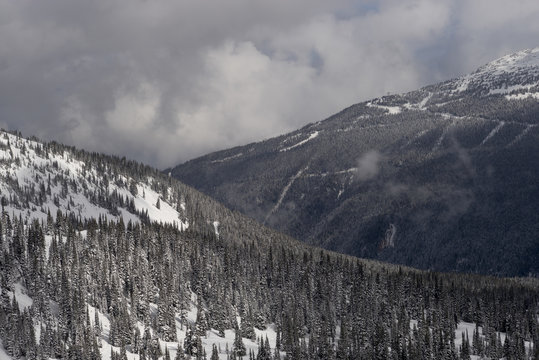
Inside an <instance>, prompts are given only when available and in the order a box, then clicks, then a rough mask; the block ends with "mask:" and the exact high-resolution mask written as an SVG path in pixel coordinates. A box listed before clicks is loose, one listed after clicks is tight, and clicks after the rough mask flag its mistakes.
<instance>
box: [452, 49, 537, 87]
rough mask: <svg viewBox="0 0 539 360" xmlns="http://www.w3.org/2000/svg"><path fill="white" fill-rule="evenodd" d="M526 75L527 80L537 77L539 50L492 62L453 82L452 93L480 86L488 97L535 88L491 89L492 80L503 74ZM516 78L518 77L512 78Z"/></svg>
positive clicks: (520, 52)
mask: <svg viewBox="0 0 539 360" xmlns="http://www.w3.org/2000/svg"><path fill="white" fill-rule="evenodd" d="M508 73H512V74H526V75H530V76H526V77H527V78H529V79H533V78H534V77H535V75H539V48H535V49H528V50H523V51H519V52H516V53H513V54H510V55H506V56H503V57H501V58H499V59H497V60H494V61H492V62H490V63H488V64H486V65H484V66H482V67H480V68H479V69H478V70H477V71H475V72H474V73H472V74H469V75H466V76H463V77H461V78H459V79H457V80H456V81H455V86H456V87H455V88H454V90H453V91H452V92H462V91H465V90H467V89H468V88H469V86H470V84H472V83H473V84H474V85H481V86H483V87H486V88H487V89H490V90H489V95H493V94H508V93H510V92H512V91H515V90H521V89H529V88H530V87H533V86H536V85H537V82H535V83H533V84H526V83H520V84H512V85H509V86H507V85H505V86H503V87H500V88H493V86H492V85H491V84H492V83H493V80H495V79H499V77H500V76H502V75H504V74H508ZM514 78H518V77H514Z"/></svg>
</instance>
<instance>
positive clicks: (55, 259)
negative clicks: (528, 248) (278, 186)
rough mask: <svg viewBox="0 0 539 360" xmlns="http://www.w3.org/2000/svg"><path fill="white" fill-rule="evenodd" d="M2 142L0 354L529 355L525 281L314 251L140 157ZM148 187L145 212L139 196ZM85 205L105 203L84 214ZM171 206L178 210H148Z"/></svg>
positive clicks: (534, 335) (537, 289)
mask: <svg viewBox="0 0 539 360" xmlns="http://www.w3.org/2000/svg"><path fill="white" fill-rule="evenodd" d="M1 140H2V148H1V149H0V150H1V152H2V156H3V158H2V164H1V165H2V169H1V170H2V179H3V180H2V189H1V191H2V204H1V205H2V216H1V221H0V341H1V347H0V350H2V349H3V350H2V351H4V353H5V354H6V356H9V357H11V358H14V359H50V358H52V359H101V358H105V359H109V358H110V359H164V360H168V359H173V358H174V359H208V358H209V359H212V360H214V359H260V360H263V359H472V358H474V359H476V358H478V357H481V358H488V359H500V358H507V359H536V358H538V356H539V348H538V346H537V345H536V344H538V343H539V324H538V318H539V317H538V315H539V306H538V304H539V286H538V282H537V279H535V278H520V279H509V278H506V279H504V278H494V277H483V276H478V275H465V274H443V273H435V272H428V271H418V270H414V269H411V268H406V267H401V266H396V265H389V264H383V263H379V262H375V261H369V260H362V259H358V258H354V257H350V256H346V255H341V254H337V253H333V252H329V251H326V250H321V249H318V248H315V247H310V246H308V245H305V244H302V243H300V242H298V241H296V240H294V239H292V238H290V237H288V236H286V235H284V234H281V233H278V232H275V231H273V230H270V229H268V228H266V227H263V226H261V225H259V224H258V223H256V222H255V221H253V220H250V219H249V218H246V217H245V216H243V215H241V214H239V213H237V212H232V211H230V210H228V209H226V208H225V207H223V206H222V205H220V204H219V203H217V202H215V201H214V200H212V199H210V198H209V197H207V196H205V195H203V194H201V193H199V192H197V191H196V190H194V189H192V188H190V187H188V186H186V185H183V184H181V183H180V182H178V181H176V180H174V179H172V178H171V177H169V176H166V175H164V174H161V173H160V172H158V171H156V170H154V169H151V168H149V167H145V166H142V165H140V164H138V163H135V162H131V161H126V160H125V159H120V158H116V157H111V156H104V155H100V154H95V153H86V152H84V151H80V150H76V149H74V148H70V147H65V146H63V145H60V144H56V143H49V144H42V143H40V142H37V141H30V140H26V139H23V138H22V137H21V136H20V134H15V135H12V134H7V133H4V135H3V136H2V137H1ZM152 194H153V195H152ZM151 196H153V197H152V204H153V205H152V206H150V207H151V208H152V209H146V210H141V209H140V208H137V206H138V205H137V204H139V202H140V201H142V199H146V198H149V197H151ZM74 199H76V201H75V200H74ZM83 200H84V201H87V204H85V205H84V206H85V207H83V206H82V205H80V204H78V203H83V202H84V201H83ZM169 204H172V206H171V205H169ZM90 206H98V207H99V208H100V209H102V210H103V211H104V212H105V214H99V215H98V216H92V213H84V211H83V210H84V209H89V208H90ZM168 208H170V209H176V210H177V211H176V210H174V211H176V212H175V213H174V214H176V215H175V216H177V219H176V220H177V222H176V221H174V222H172V223H170V222H169V223H167V222H163V221H161V222H158V221H155V219H152V216H155V214H159V212H160V211H165V210H166V209H168ZM51 209H52V211H51ZM149 210H151V211H149ZM128 215H129V216H128ZM124 218H129V220H125V219H124ZM178 224H185V226H184V225H181V226H178ZM0 355H1V353H0Z"/></svg>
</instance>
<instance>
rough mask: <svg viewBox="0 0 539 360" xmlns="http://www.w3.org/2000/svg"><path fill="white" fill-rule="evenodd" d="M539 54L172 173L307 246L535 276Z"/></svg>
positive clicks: (357, 108) (538, 253)
mask: <svg viewBox="0 0 539 360" xmlns="http://www.w3.org/2000/svg"><path fill="white" fill-rule="evenodd" d="M538 99H539V48H538V49H534V50H525V51H521V52H518V53H515V54H512V55H508V56H505V57H503V58H500V59H498V60H496V61H493V62H492V63H489V64H487V65H485V66H483V67H481V68H479V69H478V70H477V71H476V72H474V73H472V74H469V75H467V76H464V77H461V78H458V79H454V80H451V81H447V82H443V83H440V84H436V85H432V86H427V87H425V88H422V89H420V90H417V91H413V92H410V93H406V94H401V95H391V96H385V97H382V98H377V99H374V100H372V101H368V102H364V103H359V104H356V105H353V106H351V107H349V108H347V109H345V110H343V111H341V112H340V113H338V114H336V115H334V116H332V117H330V118H328V119H326V120H324V121H320V122H317V123H313V124H310V125H307V126H305V127H304V128H302V129H300V130H297V131H295V132H292V133H289V134H286V135H283V136H280V137H276V138H273V139H269V140H266V141H263V142H259V143H253V144H249V145H246V146H241V147H237V148H233V149H229V150H224V151H220V152H216V153H212V154H209V155H206V156H203V157H201V158H198V159H195V160H192V161H189V162H187V163H185V164H182V165H179V166H177V167H175V168H174V169H170V170H166V172H170V173H171V174H172V175H173V176H174V177H176V178H178V179H180V180H181V181H183V182H185V183H187V184H189V185H191V186H194V187H196V188H197V189H199V190H201V191H202V192H204V193H207V194H209V195H211V196H213V197H215V198H216V199H218V200H220V201H222V202H223V203H224V204H226V205H227V206H229V207H231V208H232V209H236V210H239V211H241V212H243V213H245V214H247V215H248V216H251V217H253V218H254V219H257V220H258V221H260V222H263V223H265V224H268V225H270V226H272V227H274V228H276V229H278V230H281V231H284V232H286V233H288V234H290V235H292V236H294V237H296V238H298V239H300V240H303V241H305V242H307V243H309V244H313V245H317V246H322V247H325V248H327V249H331V250H336V251H339V252H344V253H347V254H351V255H356V256H361V257H368V258H375V259H380V260H385V261H390V262H395V263H399V264H406V265H410V266H414V267H419V268H425V269H435V270H446V271H447V270H451V271H473V272H479V273H488V274H501V275H528V274H532V275H537V274H539V187H538V182H537V179H538V178H539V126H538V124H539V101H538Z"/></svg>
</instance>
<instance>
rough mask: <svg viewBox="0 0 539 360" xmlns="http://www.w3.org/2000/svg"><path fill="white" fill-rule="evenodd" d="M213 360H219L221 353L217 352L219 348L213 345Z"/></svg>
mask: <svg viewBox="0 0 539 360" xmlns="http://www.w3.org/2000/svg"><path fill="white" fill-rule="evenodd" d="M210 359H211V360H219V352H218V351H217V346H215V344H213V346H212V350H211V358H210Z"/></svg>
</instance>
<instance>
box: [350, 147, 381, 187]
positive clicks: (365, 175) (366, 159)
mask: <svg viewBox="0 0 539 360" xmlns="http://www.w3.org/2000/svg"><path fill="white" fill-rule="evenodd" d="M381 160H382V155H381V154H380V153H379V152H378V151H376V150H371V151H368V152H366V153H365V154H363V155H362V156H361V157H360V158H359V160H358V163H357V170H356V172H355V176H356V178H357V179H358V180H359V181H366V180H371V179H374V178H375V177H376V176H377V175H378V173H379V172H380V161H381Z"/></svg>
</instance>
